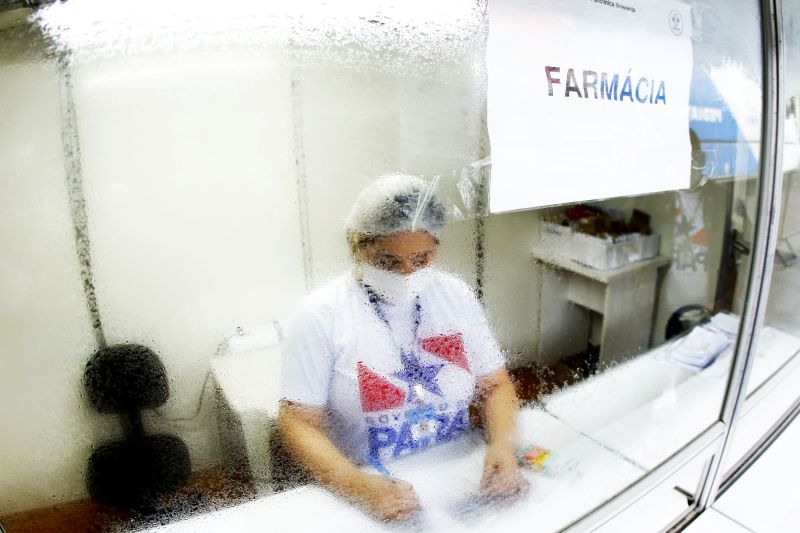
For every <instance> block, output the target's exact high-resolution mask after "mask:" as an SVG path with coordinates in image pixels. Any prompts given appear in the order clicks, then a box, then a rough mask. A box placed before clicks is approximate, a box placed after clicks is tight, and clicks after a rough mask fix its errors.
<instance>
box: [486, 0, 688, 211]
mask: <svg viewBox="0 0 800 533" xmlns="http://www.w3.org/2000/svg"><path fill="white" fill-rule="evenodd" d="M690 32H691V17H690V13H689V8H688V6H687V5H685V4H683V3H681V2H678V1H662V2H645V1H638V0H622V1H620V2H617V1H611V0H580V1H578V0H561V1H553V0H492V2H490V3H489V46H488V57H487V61H488V72H489V94H488V120H489V136H490V140H491V145H492V178H491V186H490V195H489V206H490V209H491V211H492V212H502V211H511V210H517V209H526V208H531V207H538V206H546V205H555V204H562V203H567V202H576V201H582V200H592V199H600V198H611V197H615V196H627V195H638V194H646V193H652V192H658V191H665V190H671V189H681V188H685V187H688V186H689V179H690V169H691V145H690V142H689V87H690V80H691V75H692V47H691V39H690V35H689V34H690Z"/></svg>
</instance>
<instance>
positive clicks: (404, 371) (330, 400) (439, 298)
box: [281, 268, 504, 464]
mask: <svg viewBox="0 0 800 533" xmlns="http://www.w3.org/2000/svg"><path fill="white" fill-rule="evenodd" d="M420 274H422V273H420ZM418 287H419V289H418V296H417V297H416V298H415V299H412V300H409V302H408V303H407V304H406V305H399V304H398V305H390V304H387V303H384V302H377V305H378V306H380V309H381V311H382V313H383V315H384V317H385V318H386V321H387V322H388V325H387V323H386V322H384V321H383V320H382V319H381V318H380V316H379V314H378V312H377V310H376V309H375V305H376V304H375V303H374V302H370V299H369V296H368V295H367V292H366V290H365V289H364V287H363V286H362V285H361V284H360V283H359V282H358V281H357V280H356V279H355V278H354V276H353V274H352V273H347V274H344V275H342V276H340V277H339V278H337V279H335V280H333V281H331V282H330V283H328V284H326V285H325V286H323V287H321V288H320V289H318V290H316V291H314V292H313V293H311V294H310V295H309V296H308V297H307V298H306V299H305V300H304V301H303V303H302V305H301V309H300V312H299V313H298V316H297V317H296V318H295V320H294V321H293V323H292V325H291V326H290V328H289V329H288V331H287V334H286V339H285V342H284V349H283V362H282V365H283V366H282V379H281V397H282V398H283V399H285V400H288V401H291V402H295V403H299V404H305V405H312V406H324V407H326V412H327V413H328V420H327V422H328V425H327V427H328V428H329V434H330V437H331V439H332V440H333V442H334V443H335V444H336V445H337V447H338V448H339V449H340V450H341V451H342V452H343V453H344V454H345V455H347V456H348V457H350V458H351V459H352V460H353V461H355V462H357V463H366V462H368V463H372V464H375V463H376V460H377V461H378V462H380V463H381V464H382V463H384V462H387V461H391V460H392V459H395V458H398V457H402V456H404V455H409V454H412V453H416V452H419V451H422V450H424V449H426V448H428V447H430V446H433V445H436V444H440V443H443V442H446V441H449V440H452V439H453V438H455V437H457V436H458V435H460V434H462V433H464V432H465V431H466V430H467V429H468V428H469V416H468V412H467V408H468V406H469V404H470V402H471V401H472V399H473V395H474V392H475V384H476V378H478V377H481V376H483V375H486V374H489V373H491V372H494V371H496V370H499V369H501V368H503V365H504V360H503V357H502V354H501V352H500V349H499V347H498V345H497V342H496V341H495V339H494V336H493V335H492V332H491V330H490V329H489V326H488V324H487V321H486V317H485V315H484V312H483V308H482V307H481V305H480V303H479V302H478V300H477V299H476V298H475V295H474V294H473V292H472V289H470V288H469V286H467V285H466V284H465V283H464V282H462V281H461V280H459V279H458V278H456V277H454V276H451V275H449V274H446V273H444V272H441V271H438V270H434V269H432V268H429V269H426V270H425V272H424V274H423V275H421V280H420V282H419V284H418ZM417 322H418V323H419V325H418V327H415V324H416V323H417ZM415 329H416V335H415Z"/></svg>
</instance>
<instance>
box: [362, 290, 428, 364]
mask: <svg viewBox="0 0 800 533" xmlns="http://www.w3.org/2000/svg"><path fill="white" fill-rule="evenodd" d="M365 288H366V290H367V297H368V298H369V303H370V305H371V306H372V310H373V311H375V315H376V316H377V317H378V318H379V319H380V320H381V322H383V323H384V324H386V327H387V328H388V329H389V336H390V338H391V339H392V343H393V344H394V345H395V348H397V350H398V351H399V352H400V354H401V357H403V356H404V354H405V351H404V350H403V349H402V347H401V346H400V343H399V342H397V339H395V337H394V333H393V332H392V326H391V324H389V320H388V319H387V318H386V313H385V312H384V310H383V307H382V306H381V302H380V297H379V296H378V295H377V294H376V293H375V291H373V290H372V289H371V288H369V287H365ZM421 322H422V304H421V303H420V299H419V294H417V295H416V296H415V297H414V325H413V326H412V330H411V332H412V333H413V335H414V348H416V344H417V339H418V336H419V325H420V323H421Z"/></svg>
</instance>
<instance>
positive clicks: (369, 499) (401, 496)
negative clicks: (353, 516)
mask: <svg viewBox="0 0 800 533" xmlns="http://www.w3.org/2000/svg"><path fill="white" fill-rule="evenodd" d="M364 476H365V477H364V479H363V483H361V489H362V490H359V493H358V494H356V495H355V498H354V499H355V501H356V503H357V504H358V505H360V506H361V507H362V508H363V509H364V510H365V511H367V512H368V513H369V514H371V515H372V516H374V517H375V518H377V519H378V520H382V521H384V522H388V521H392V520H407V519H409V518H412V517H413V516H414V514H416V513H417V512H418V511H419V510H420V503H419V499H418V498H417V493H416V492H414V487H412V486H411V484H410V483H406V482H405V481H402V480H393V479H389V478H387V477H384V476H378V475H374V474H364Z"/></svg>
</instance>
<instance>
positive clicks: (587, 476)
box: [147, 409, 644, 533]
mask: <svg viewBox="0 0 800 533" xmlns="http://www.w3.org/2000/svg"><path fill="white" fill-rule="evenodd" d="M519 434H520V435H524V436H525V437H526V438H528V439H530V442H531V443H536V444H538V445H540V446H544V447H546V448H549V449H551V450H552V451H553V456H552V458H551V460H550V461H549V463H548V466H547V469H546V470H545V472H542V473H534V472H528V471H526V476H527V477H528V478H529V479H530V481H531V491H530V492H529V494H528V495H527V496H525V497H524V499H523V500H521V501H519V502H517V503H516V504H514V505H513V506H510V507H507V508H502V509H493V508H490V509H486V510H483V511H480V512H478V513H475V514H470V515H468V516H465V515H463V514H459V513H458V512H457V511H456V510H455V509H454V508H456V507H458V504H459V502H463V501H464V500H465V499H466V498H467V497H468V496H469V495H472V494H475V493H476V491H477V487H478V481H479V479H480V476H481V471H482V469H481V467H482V462H483V453H484V450H485V445H484V444H483V441H482V439H481V437H480V436H479V435H478V434H477V433H473V434H471V435H469V436H467V437H465V438H463V439H459V440H458V441H454V442H451V443H448V444H445V445H443V446H440V447H437V448H434V449H430V450H428V451H426V452H425V453H424V454H419V455H416V456H411V457H409V458H407V459H403V460H399V461H396V462H394V463H391V464H389V465H387V466H388V467H389V468H390V469H391V470H392V473H393V474H394V475H395V476H396V477H399V478H402V479H405V480H407V481H409V482H410V483H411V484H412V485H414V487H415V490H416V491H417V494H418V495H419V497H420V500H421V501H422V504H423V508H424V515H423V518H422V519H421V521H420V522H419V523H417V524H415V527H416V528H418V529H417V530H421V531H445V530H446V531H448V532H450V531H486V530H487V529H492V530H497V531H511V530H514V529H517V528H520V527H528V526H530V524H532V523H535V524H536V530H537V531H553V530H557V529H559V528H562V527H564V526H565V525H567V524H568V523H569V522H571V521H573V520H575V519H577V518H579V517H580V516H581V514H583V513H585V512H588V511H590V510H591V509H593V508H594V507H596V506H598V505H600V504H602V503H603V502H604V501H606V500H607V499H609V498H610V497H612V496H613V495H614V494H616V493H617V492H618V491H620V490H622V489H624V488H625V487H627V486H628V485H629V484H630V483H632V482H634V481H635V480H636V479H638V478H639V477H641V476H642V475H643V474H644V472H643V471H642V470H641V469H639V468H637V467H635V466H633V465H632V464H631V463H630V462H629V461H626V460H625V459H623V458H620V457H619V456H618V455H617V454H614V453H613V452H611V451H608V450H606V449H605V448H603V447H602V446H600V445H598V444H597V443H595V442H593V441H592V440H591V439H589V438H587V437H585V436H583V435H581V434H580V433H578V432H576V431H575V430H573V429H571V428H569V427H568V426H567V425H565V424H564V423H562V422H560V421H558V420H557V419H555V418H554V417H552V416H551V415H549V414H548V413H545V412H544V411H541V410H539V409H525V410H523V411H522V412H521V413H520V425H519ZM521 442H522V441H521ZM265 528H268V529H269V530H270V531H315V530H317V531H319V530H324V531H348V532H355V531H376V530H377V531H381V530H387V531H397V530H398V527H397V526H396V525H387V524H383V523H380V522H377V521H375V520H372V519H371V518H369V517H368V516H366V515H365V514H364V513H363V512H361V511H360V510H358V509H356V508H355V507H353V506H352V505H350V504H349V503H347V502H345V501H343V500H341V499H339V498H337V497H336V496H334V495H333V494H331V493H330V492H328V491H327V490H325V489H323V488H321V487H319V486H316V485H308V486H304V487H300V488H297V489H294V490H290V491H286V492H282V493H278V494H274V495H271V496H266V497H263V498H259V499H257V500H254V501H251V502H248V503H245V504H242V505H238V506H235V507H231V508H228V509H224V510H220V511H214V512H211V513H207V514H202V515H197V516H194V517H191V518H188V519H186V520H182V521H179V522H175V523H172V524H168V525H165V526H161V527H158V528H155V529H150V530H147V531H148V532H153V533H155V532H160V533H167V532H174V533H178V532H195V531H197V532H199V531H236V532H243V533H246V532H250V531H252V532H256V531H258V532H259V533H261V532H263V531H265Z"/></svg>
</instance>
